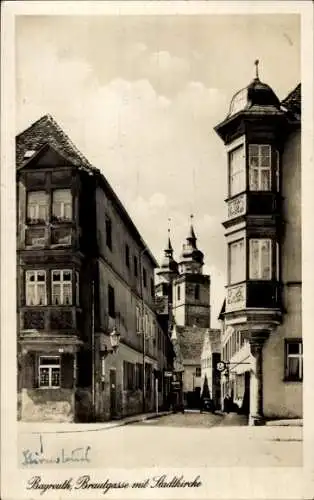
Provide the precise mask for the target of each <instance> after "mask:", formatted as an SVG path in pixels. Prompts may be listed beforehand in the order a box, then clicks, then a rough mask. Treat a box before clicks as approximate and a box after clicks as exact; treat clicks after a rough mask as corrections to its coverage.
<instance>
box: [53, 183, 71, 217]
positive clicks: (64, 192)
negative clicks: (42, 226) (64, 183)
mask: <svg viewBox="0 0 314 500" xmlns="http://www.w3.org/2000/svg"><path fill="white" fill-rule="evenodd" d="M52 217H53V218H54V219H56V220H61V221H63V220H64V221H69V220H72V193H71V189H55V190H54V191H53V192H52Z"/></svg>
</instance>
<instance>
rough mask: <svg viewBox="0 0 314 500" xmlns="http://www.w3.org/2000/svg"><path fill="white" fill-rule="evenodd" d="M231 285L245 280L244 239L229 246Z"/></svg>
mask: <svg viewBox="0 0 314 500" xmlns="http://www.w3.org/2000/svg"><path fill="white" fill-rule="evenodd" d="M229 275H230V284H233V283H239V282H240V281H244V280H245V252H244V239H242V240H238V241H235V242H234V243H230V244H229Z"/></svg>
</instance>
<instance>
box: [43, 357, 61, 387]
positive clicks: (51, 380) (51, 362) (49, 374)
mask: <svg viewBox="0 0 314 500" xmlns="http://www.w3.org/2000/svg"><path fill="white" fill-rule="evenodd" d="M60 375H61V364H60V356H49V357H48V356H40V357H39V387H45V388H58V387H60Z"/></svg>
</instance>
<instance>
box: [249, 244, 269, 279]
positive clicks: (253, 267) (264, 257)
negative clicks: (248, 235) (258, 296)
mask: <svg viewBox="0 0 314 500" xmlns="http://www.w3.org/2000/svg"><path fill="white" fill-rule="evenodd" d="M271 243H272V241H271V240H270V239H262V238H259V239H250V279H251V280H270V279H271V257H272V255H271V254H272V252H271Z"/></svg>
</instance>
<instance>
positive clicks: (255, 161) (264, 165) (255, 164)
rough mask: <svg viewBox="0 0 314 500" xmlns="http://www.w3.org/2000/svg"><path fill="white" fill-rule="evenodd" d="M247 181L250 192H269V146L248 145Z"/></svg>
mask: <svg viewBox="0 0 314 500" xmlns="http://www.w3.org/2000/svg"><path fill="white" fill-rule="evenodd" d="M249 179H250V190H251V191H270V190H271V146H270V145H269V144H250V145H249Z"/></svg>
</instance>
